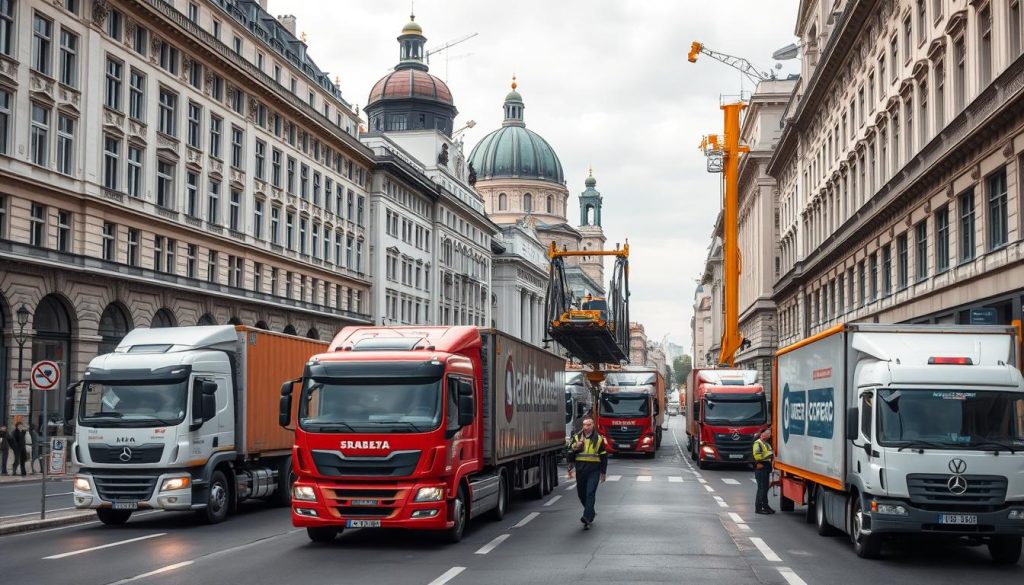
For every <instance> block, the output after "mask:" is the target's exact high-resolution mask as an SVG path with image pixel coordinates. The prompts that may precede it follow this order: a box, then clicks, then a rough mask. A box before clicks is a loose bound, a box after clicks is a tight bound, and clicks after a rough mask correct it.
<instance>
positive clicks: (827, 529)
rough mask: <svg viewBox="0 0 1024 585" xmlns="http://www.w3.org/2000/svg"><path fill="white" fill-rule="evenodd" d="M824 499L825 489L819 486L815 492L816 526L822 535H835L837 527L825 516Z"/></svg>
mask: <svg viewBox="0 0 1024 585" xmlns="http://www.w3.org/2000/svg"><path fill="white" fill-rule="evenodd" d="M823 499H824V489H823V488H820V487H819V488H817V489H816V490H815V492H814V527H815V528H817V529H818V534H820V535H821V536H835V534H836V529H835V528H833V527H832V525H831V524H829V523H828V517H827V516H825V505H824V504H823V503H822V500H823Z"/></svg>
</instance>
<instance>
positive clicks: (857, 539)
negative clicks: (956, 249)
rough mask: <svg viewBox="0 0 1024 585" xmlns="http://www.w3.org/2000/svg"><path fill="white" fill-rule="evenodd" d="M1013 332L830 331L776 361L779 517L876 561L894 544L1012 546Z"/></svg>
mask: <svg viewBox="0 0 1024 585" xmlns="http://www.w3.org/2000/svg"><path fill="white" fill-rule="evenodd" d="M1018 352H1019V349H1018V346H1017V339H1016V335H1015V332H1014V330H1013V328H1011V327H1000V326H955V325H950V326H945V325H879V324H851V325H839V326H836V327H834V328H832V329H830V330H828V331H825V332H823V333H821V334H820V335H817V336H815V337H812V338H809V339H807V340H804V341H801V342H799V343H796V344H794V345H791V346H789V347H786V348H783V349H781V350H779V351H778V353H777V354H776V363H775V366H776V380H775V384H774V385H773V388H774V392H775V400H774V401H773V404H774V406H773V410H774V420H775V433H774V442H775V455H776V460H775V467H776V470H778V471H779V472H780V473H781V483H782V492H781V502H780V508H781V509H782V510H785V511H790V510H793V509H794V504H795V503H801V504H806V506H807V508H806V514H807V521H808V522H813V523H815V524H816V526H817V529H818V533H819V534H821V535H829V534H833V533H835V532H836V531H837V529H838V530H839V531H842V532H844V533H846V534H848V535H849V536H850V539H851V540H852V542H853V546H854V549H855V551H856V553H857V554H858V555H859V556H861V557H864V558H874V557H877V556H879V554H880V552H881V548H882V544H883V541H884V540H885V539H887V538H892V537H894V536H897V535H913V534H929V535H946V536H949V537H951V538H959V539H963V540H966V541H969V542H971V543H973V544H987V545H988V549H989V552H990V554H991V556H992V559H993V560H994V561H995V562H997V563H1011V564H1012V563H1016V562H1017V561H1018V560H1019V558H1020V555H1021V536H1022V535H1024V379H1022V377H1021V372H1020V370H1019V369H1018V364H1017V356H1018V355H1019V353H1018Z"/></svg>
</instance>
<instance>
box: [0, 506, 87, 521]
mask: <svg viewBox="0 0 1024 585" xmlns="http://www.w3.org/2000/svg"><path fill="white" fill-rule="evenodd" d="M74 509H75V507H74V506H68V507H67V508H47V509H46V511H47V512H61V511H64V510H74ZM37 514H39V510H36V511H35V512H25V513H23V514H11V515H10V516H0V520H10V519H11V518H20V517H21V516H35V515H37Z"/></svg>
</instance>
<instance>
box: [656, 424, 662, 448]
mask: <svg viewBox="0 0 1024 585" xmlns="http://www.w3.org/2000/svg"><path fill="white" fill-rule="evenodd" d="M661 434H662V433H661V429H658V433H657V434H656V435H654V448H655V449H661Z"/></svg>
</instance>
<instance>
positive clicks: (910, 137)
mask: <svg viewBox="0 0 1024 585" xmlns="http://www.w3.org/2000/svg"><path fill="white" fill-rule="evenodd" d="M910 100H911V97H910V96H908V97H907V99H906V100H905V101H904V102H903V112H904V114H903V123H904V125H905V127H904V129H903V139H904V141H905V142H906V144H905V150H904V154H905V155H906V157H907V161H909V160H910V159H911V158H913V156H914V108H913V104H912V103H911V101H910Z"/></svg>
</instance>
